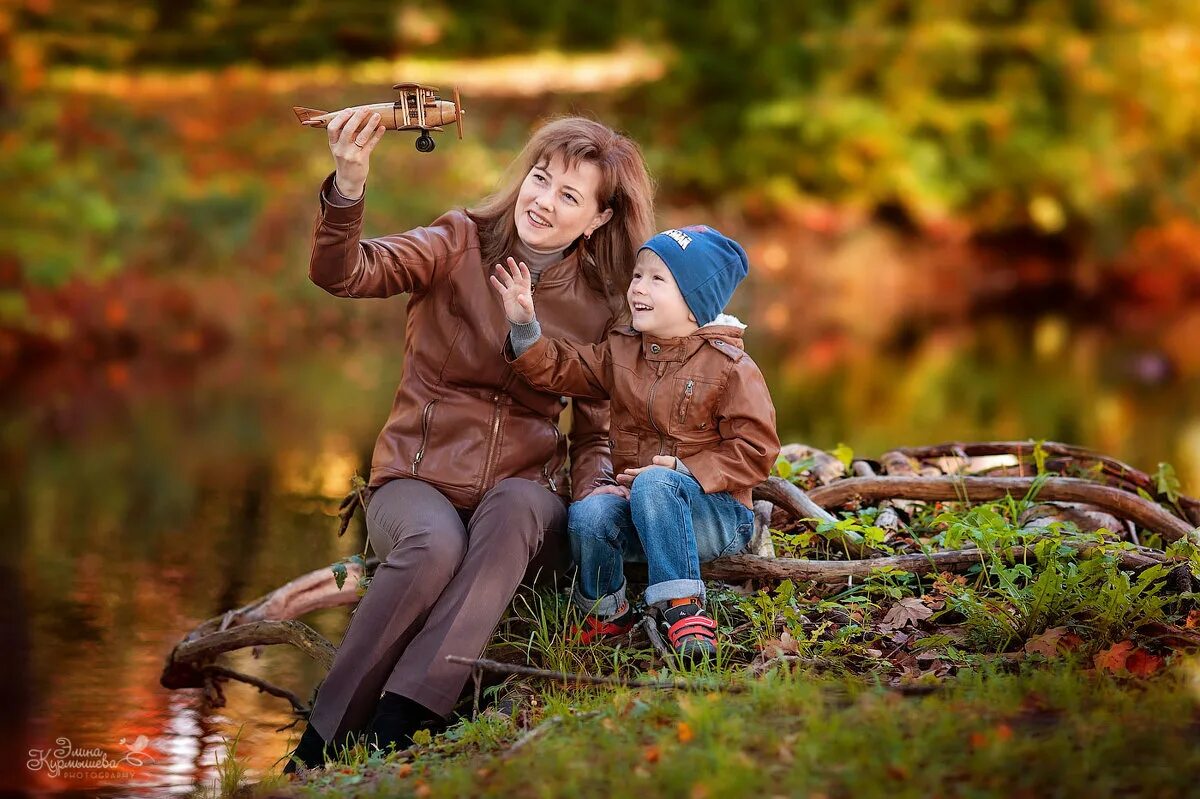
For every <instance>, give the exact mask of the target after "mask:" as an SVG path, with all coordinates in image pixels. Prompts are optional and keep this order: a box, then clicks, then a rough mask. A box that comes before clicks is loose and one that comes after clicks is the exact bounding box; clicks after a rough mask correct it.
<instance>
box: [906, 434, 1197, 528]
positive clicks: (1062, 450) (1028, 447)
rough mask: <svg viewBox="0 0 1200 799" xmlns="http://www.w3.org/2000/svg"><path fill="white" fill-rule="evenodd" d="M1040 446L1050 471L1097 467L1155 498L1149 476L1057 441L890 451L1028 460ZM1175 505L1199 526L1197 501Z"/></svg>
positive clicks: (930, 456) (913, 455)
mask: <svg viewBox="0 0 1200 799" xmlns="http://www.w3.org/2000/svg"><path fill="white" fill-rule="evenodd" d="M1038 446H1040V448H1041V450H1042V452H1044V453H1046V454H1047V455H1050V456H1054V458H1053V459H1052V460H1047V465H1048V466H1051V467H1052V468H1061V467H1063V466H1065V465H1067V464H1071V463H1073V464H1076V465H1078V464H1082V463H1090V464H1098V465H1099V466H1100V474H1101V475H1103V476H1104V477H1107V478H1110V479H1112V480H1114V481H1115V482H1117V483H1118V484H1121V485H1125V486H1128V487H1129V488H1130V489H1132V490H1134V491H1136V490H1137V489H1139V488H1140V489H1142V490H1143V491H1145V492H1146V493H1148V494H1150V495H1151V496H1159V494H1160V492H1159V490H1158V484H1157V483H1156V481H1155V480H1154V478H1153V477H1151V476H1150V475H1148V474H1146V473H1145V472H1143V471H1141V470H1140V469H1136V468H1134V467H1133V466H1130V465H1129V464H1128V463H1125V462H1124V461H1120V460H1117V459H1116V458H1112V457H1109V456H1108V455H1102V454H1101V453H1098V452H1094V451H1093V450H1089V449H1086V448H1085V447H1079V446H1075V445H1073V444H1063V443H1061V442H1058V441H1043V442H1041V443H1040V444H1038V443H1037V442H1034V441H979V442H947V443H944V444H934V445H932V446H925V447H900V448H897V449H896V450H893V452H897V453H901V454H903V455H905V456H907V457H910V458H913V459H915V460H918V461H922V460H932V459H934V458H942V457H961V458H973V457H981V456H988V455H1013V456H1016V457H1017V459H1018V461H1021V462H1025V461H1032V460H1033V455H1034V449H1035V447H1038ZM1179 506H1180V508H1181V509H1182V510H1183V512H1184V516H1185V517H1186V520H1187V521H1189V522H1191V524H1192V526H1193V527H1195V526H1200V499H1196V498H1195V497H1188V496H1182V495H1181V496H1180V497H1179Z"/></svg>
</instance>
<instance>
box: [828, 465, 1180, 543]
mask: <svg viewBox="0 0 1200 799" xmlns="http://www.w3.org/2000/svg"><path fill="white" fill-rule="evenodd" d="M1038 484H1040V487H1039V488H1038V491H1037V495H1036V498H1037V499H1039V500H1050V501H1057V502H1084V503H1087V504H1089V505H1095V506H1097V507H1099V508H1103V509H1104V510H1106V511H1109V512H1110V513H1113V514H1115V515H1117V516H1120V517H1122V518H1126V519H1129V520H1130V521H1133V522H1134V523H1135V524H1137V525H1139V526H1140V527H1143V528H1145V529H1147V530H1151V531H1153V532H1156V533H1158V534H1160V535H1161V536H1162V537H1163V540H1165V541H1168V542H1174V541H1178V540H1179V539H1180V538H1185V537H1188V536H1189V535H1191V536H1192V538H1193V540H1196V541H1197V542H1198V543H1200V539H1197V537H1196V536H1195V535H1194V534H1193V533H1194V530H1195V528H1194V527H1193V526H1192V525H1191V524H1189V523H1188V522H1185V521H1184V520H1182V519H1180V518H1179V517H1178V516H1174V515H1172V514H1170V513H1168V512H1167V511H1165V510H1163V509H1162V507H1160V506H1159V505H1157V504H1156V503H1153V502H1148V501H1147V500H1144V499H1142V498H1141V497H1139V496H1138V495H1136V494H1131V493H1129V492H1128V491H1122V490H1121V489H1119V488H1113V487H1112V486H1105V485H1099V484H1097V483H1092V482H1089V481H1087V480H1080V479H1078V478H1075V477H1050V478H1036V477H850V478H847V479H845V480H839V481H837V482H836V483H830V484H829V485H827V486H821V487H819V488H814V489H812V490H811V491H810V492H809V494H808V497H809V499H811V500H812V501H813V502H816V503H817V504H818V505H821V506H822V507H825V508H836V507H841V506H843V505H848V504H850V503H852V502H855V503H864V504H868V505H871V504H874V503H876V502H879V501H881V500H885V499H918V500H923V501H926V502H936V501H943V502H944V501H950V502H986V501H990V500H993V499H1000V498H1002V497H1006V496H1012V497H1024V496H1026V495H1027V494H1029V493H1030V490H1031V489H1033V488H1034V486H1035V485H1038Z"/></svg>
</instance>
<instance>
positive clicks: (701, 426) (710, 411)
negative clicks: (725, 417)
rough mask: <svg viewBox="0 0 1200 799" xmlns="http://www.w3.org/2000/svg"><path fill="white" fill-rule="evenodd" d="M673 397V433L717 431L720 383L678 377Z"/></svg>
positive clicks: (671, 426)
mask: <svg viewBox="0 0 1200 799" xmlns="http://www.w3.org/2000/svg"><path fill="white" fill-rule="evenodd" d="M671 397H672V411H671V422H670V429H671V432H672V433H682V432H691V433H703V432H705V431H709V430H715V429H716V412H717V402H718V400H719V399H720V384H719V383H717V382H716V381H713V380H705V379H704V378H700V377H677V378H675V383H674V386H673V387H672V394H671Z"/></svg>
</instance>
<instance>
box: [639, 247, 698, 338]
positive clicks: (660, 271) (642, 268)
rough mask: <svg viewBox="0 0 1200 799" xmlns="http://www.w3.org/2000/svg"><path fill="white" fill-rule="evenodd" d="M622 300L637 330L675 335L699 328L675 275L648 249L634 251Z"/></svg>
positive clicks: (652, 334) (673, 336)
mask: <svg viewBox="0 0 1200 799" xmlns="http://www.w3.org/2000/svg"><path fill="white" fill-rule="evenodd" d="M625 300H626V301H627V302H628V303H629V310H630V311H632V312H633V322H632V324H633V329H634V330H636V331H638V332H639V333H645V334H648V335H651V336H657V337H658V338H679V337H680V336H690V335H691V334H692V333H695V332H696V331H697V330H699V329H700V326H699V325H698V324H696V317H694V316H692V312H691V310H689V309H688V307H687V303H686V302H684V301H683V294H681V293H680V292H679V286H678V284H676V283H675V276H674V275H672V274H671V270H670V269H668V268H667V265H666V264H665V263H663V260H662V259H661V258H659V257H658V256H657V255H656V254H655V253H654V251H652V250H642V251H641V252H639V253H638V256H637V263H636V264H635V265H634V267H633V279H632V280H631V281H629V290H628V291H626V292H625Z"/></svg>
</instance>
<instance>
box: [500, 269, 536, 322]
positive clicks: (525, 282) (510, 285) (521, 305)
mask: <svg viewBox="0 0 1200 799" xmlns="http://www.w3.org/2000/svg"><path fill="white" fill-rule="evenodd" d="M492 288H494V289H496V292H497V293H498V294H499V295H500V299H502V300H503V301H504V314H505V316H507V317H508V321H510V322H512V323H513V324H515V325H527V324H529V323H530V322H532V321H533V280H532V279H531V278H530V276H529V267H527V266H525V262H524V261H522V262H521V263H517V262H516V260H515V259H514V258H513V257H512V256H511V255H510V256H509V257H508V268H507V269H505V268H504V265H503V264H496V274H494V275H492Z"/></svg>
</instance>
